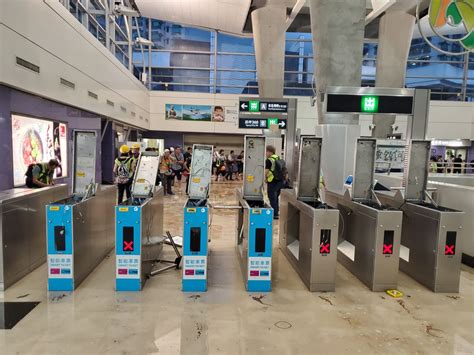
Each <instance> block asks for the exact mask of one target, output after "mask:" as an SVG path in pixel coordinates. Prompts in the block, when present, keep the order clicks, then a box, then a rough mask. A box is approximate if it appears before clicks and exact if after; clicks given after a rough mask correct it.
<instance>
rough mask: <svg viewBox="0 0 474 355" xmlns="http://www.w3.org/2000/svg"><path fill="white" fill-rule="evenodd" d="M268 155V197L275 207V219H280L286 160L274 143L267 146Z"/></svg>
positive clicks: (266, 164) (266, 177) (266, 167)
mask: <svg viewBox="0 0 474 355" xmlns="http://www.w3.org/2000/svg"><path fill="white" fill-rule="evenodd" d="M266 156H267V159H266V160H265V179H266V181H267V194H268V199H269V200H270V205H271V206H272V208H273V219H279V212H280V201H279V198H280V192H281V189H282V187H283V181H284V177H285V170H286V167H285V161H284V160H283V159H281V158H280V157H279V156H278V155H277V154H276V149H275V147H274V146H272V145H268V146H267V148H266Z"/></svg>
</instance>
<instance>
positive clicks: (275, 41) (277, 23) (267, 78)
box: [252, 4, 286, 98]
mask: <svg viewBox="0 0 474 355" xmlns="http://www.w3.org/2000/svg"><path fill="white" fill-rule="evenodd" d="M252 29H253V38H254V47H255V59H256V62H257V77H258V92H259V96H260V97H268V98H280V97H283V82H284V81H283V78H284V71H285V33H286V7H285V6H283V4H274V5H270V4H269V5H267V6H264V7H262V8H259V9H256V10H254V11H252Z"/></svg>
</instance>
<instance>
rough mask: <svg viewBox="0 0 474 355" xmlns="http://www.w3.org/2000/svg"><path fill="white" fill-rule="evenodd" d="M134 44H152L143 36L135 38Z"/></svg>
mask: <svg viewBox="0 0 474 355" xmlns="http://www.w3.org/2000/svg"><path fill="white" fill-rule="evenodd" d="M135 44H136V45H142V46H153V42H152V41H150V40H149V39H148V38H143V37H137V38H135Z"/></svg>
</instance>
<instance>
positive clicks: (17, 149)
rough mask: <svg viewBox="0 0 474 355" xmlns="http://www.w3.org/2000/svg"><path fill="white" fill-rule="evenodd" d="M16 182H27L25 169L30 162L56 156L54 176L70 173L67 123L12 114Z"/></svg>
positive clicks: (39, 161) (14, 181) (46, 159)
mask: <svg viewBox="0 0 474 355" xmlns="http://www.w3.org/2000/svg"><path fill="white" fill-rule="evenodd" d="M12 143H13V147H12V148H13V149H12V150H13V183H14V185H15V186H21V185H24V184H25V172H26V170H27V169H28V166H29V165H30V164H34V163H44V162H48V161H49V160H50V159H53V158H55V159H57V160H58V161H59V164H60V165H59V167H58V168H57V169H56V171H55V173H54V177H55V178H60V177H66V176H67V129H66V124H64V123H59V122H53V121H47V120H42V119H37V118H31V117H26V116H20V115H12Z"/></svg>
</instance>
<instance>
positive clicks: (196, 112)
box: [183, 105, 212, 121]
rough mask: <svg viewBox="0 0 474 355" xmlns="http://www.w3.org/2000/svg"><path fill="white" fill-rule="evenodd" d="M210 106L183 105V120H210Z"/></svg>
mask: <svg viewBox="0 0 474 355" xmlns="http://www.w3.org/2000/svg"><path fill="white" fill-rule="evenodd" d="M211 112H212V106H203V105H183V120H185V121H211V115H212V113H211Z"/></svg>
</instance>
